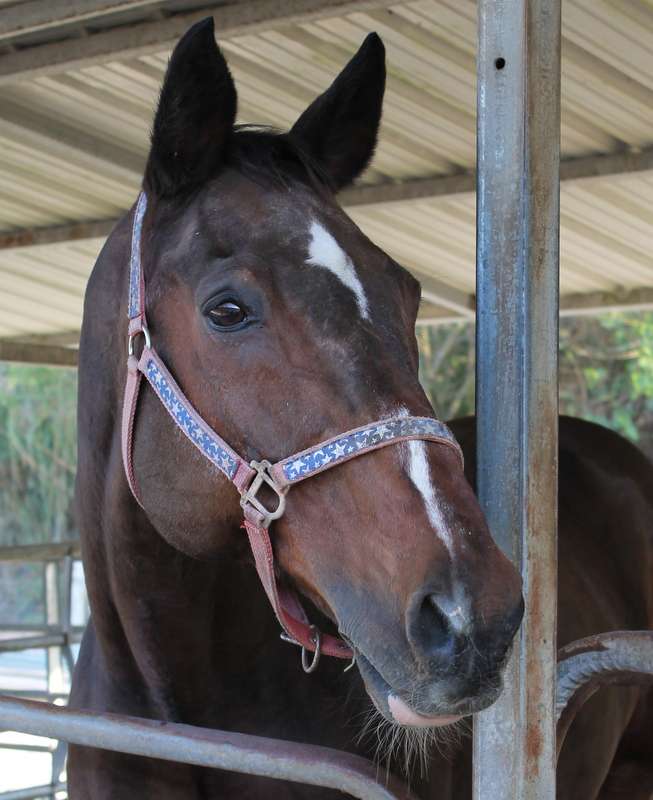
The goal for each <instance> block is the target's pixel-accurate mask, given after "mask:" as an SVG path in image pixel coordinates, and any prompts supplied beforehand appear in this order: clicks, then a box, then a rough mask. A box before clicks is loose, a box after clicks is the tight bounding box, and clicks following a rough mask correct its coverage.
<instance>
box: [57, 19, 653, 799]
mask: <svg viewBox="0 0 653 800" xmlns="http://www.w3.org/2000/svg"><path fill="white" fill-rule="evenodd" d="M384 85H385V56H384V47H383V44H382V42H381V40H380V39H379V37H378V36H377V35H375V34H370V35H369V36H368V37H367V38H366V40H365V41H364V43H363V44H362V46H361V48H360V49H359V51H358V52H357V53H356V55H355V56H354V57H353V58H352V60H351V61H350V62H349V63H348V64H347V65H346V66H345V68H344V69H343V71H342V72H341V73H340V75H338V77H337V78H336V79H335V80H334V82H333V84H332V85H331V86H330V87H329V88H328V89H327V90H326V91H325V92H324V93H323V94H322V95H320V96H319V97H318V98H317V99H316V100H315V101H314V102H313V103H311V105H309V107H308V108H307V109H306V110H305V111H304V112H303V113H302V114H301V116H300V117H299V119H298V120H297V122H296V123H295V125H294V126H293V127H292V129H291V130H290V131H288V132H286V133H281V132H277V131H274V130H271V129H267V128H260V127H252V126H243V125H237V124H236V107H237V95H236V89H235V86H234V82H233V80H232V77H231V75H230V72H229V69H228V66H227V63H226V61H225V58H224V56H223V54H222V53H221V51H220V50H219V48H218V47H217V45H216V41H215V36H214V29H213V22H212V20H211V19H208V20H204V21H202V22H200V23H197V24H196V25H195V26H193V27H192V28H191V29H190V30H189V31H188V32H187V33H186V34H185V35H184V36H183V37H182V39H181V40H180V41H179V43H178V44H177V46H176V48H175V49H174V52H173V54H172V56H171V59H170V62H169V65H168V69H167V72H166V76H165V80H164V83H163V86H162V90H161V94H160V98H159V102H158V107H157V110H156V114H155V119H154V124H153V128H152V137H151V149H150V153H149V156H148V160H147V164H146V168H145V174H144V178H143V192H142V194H141V196H140V198H139V200H138V202H137V203H136V204H135V206H134V207H133V208H132V209H131V210H130V211H129V213H128V214H127V215H126V216H125V217H124V218H123V219H122V220H121V221H120V222H119V223H118V225H117V226H116V228H115V229H114V231H113V232H112V233H111V235H110V236H109V237H108V239H107V241H106V243H105V245H104V247H103V249H102V251H101V253H100V255H99V257H98V260H97V263H96V265H95V267H94V269H93V272H92V275H91V277H90V280H89V283H88V287H87V291H86V297H85V308H84V321H83V328H82V335H81V342H80V353H79V403H78V419H79V447H78V472H77V485H76V497H77V500H76V502H77V514H78V523H79V528H80V533H81V539H82V555H83V560H84V566H85V574H86V581H87V588H88V594H89V601H90V606H91V618H90V621H89V624H88V626H87V628H86V631H85V633H84V637H83V641H82V644H81V649H80V654H79V659H78V662H77V665H76V668H75V673H74V678H73V686H72V692H71V696H70V705H71V706H72V707H78V708H84V709H89V710H91V711H97V712H108V711H110V712H116V713H123V714H129V715H137V716H141V717H146V718H152V719H158V720H166V721H177V722H184V723H189V724H192V725H197V726H203V727H207V728H219V729H227V730H234V731H239V732H243V733H251V734H258V735H262V736H268V737H276V738H282V739H288V740H295V741H301V742H307V743H314V744H320V745H325V746H329V747H334V748H339V749H342V750H348V751H350V752H353V753H358V754H361V755H364V756H366V757H368V758H371V757H374V756H375V754H376V753H377V749H378V741H377V738H380V739H381V740H387V743H388V748H387V749H388V752H387V753H385V754H383V753H382V754H381V757H385V756H387V759H388V763H389V765H390V768H392V769H393V770H401V768H402V762H403V760H404V758H405V757H406V754H408V755H410V752H411V751H412V749H414V748H417V749H420V748H421V749H422V751H423V753H424V756H425V758H426V759H427V760H428V761H429V762H430V764H429V767H430V768H429V769H428V770H424V771H423V773H422V772H419V771H418V770H416V771H415V772H414V775H413V777H412V779H411V781H412V787H413V791H415V793H416V795H417V796H419V797H421V798H437V800H448V799H449V798H454V797H455V798H456V800H459V799H460V798H464V797H468V796H469V795H470V780H471V771H470V746H469V740H468V739H464V737H461V739H460V741H459V742H458V743H456V741H453V742H452V744H451V745H450V746H449V751H448V753H446V754H445V756H446V757H445V756H441V755H440V754H439V752H437V749H433V748H432V747H431V743H432V741H436V743H437V740H441V739H442V737H445V738H447V737H448V738H450V739H455V736H456V731H458V730H459V729H460V728H461V726H464V725H465V724H466V723H465V720H466V719H467V720H469V719H470V717H472V715H474V714H476V713H478V712H480V711H482V709H484V708H486V707H487V706H488V705H490V704H491V703H492V702H494V700H495V699H496V697H497V696H498V694H499V693H500V691H501V681H502V670H503V667H504V665H505V661H506V658H507V656H508V653H509V649H510V646H511V642H512V640H513V637H514V635H515V633H516V631H517V629H518V627H519V624H520V621H521V617H522V614H523V599H522V593H521V579H520V576H519V573H518V572H517V570H516V569H515V567H514V566H513V565H512V564H511V563H510V562H509V561H508V559H507V558H506V557H505V556H504V555H503V554H502V552H501V551H500V549H499V548H498V547H497V545H496V544H495V543H494V541H493V539H492V537H491V534H490V531H489V530H488V527H487V524H486V522H485V520H484V517H483V514H482V512H481V510H480V508H479V505H478V503H477V500H476V498H475V495H474V491H473V473H474V433H473V422H470V421H463V422H460V423H455V424H453V425H452V428H451V431H452V432H451V431H450V430H449V429H448V428H447V427H446V426H445V425H444V424H442V423H440V422H439V421H437V420H436V418H435V414H434V411H433V408H432V407H431V404H430V403H429V401H428V399H427V396H426V394H425V392H424V390H423V389H422V387H421V386H420V383H419V380H418V353H417V346H416V340H415V334H414V326H415V320H416V316H417V311H418V306H419V302H420V286H419V284H418V282H417V281H416V280H415V279H414V278H413V277H412V276H411V274H410V273H409V272H408V271H407V270H405V269H404V268H402V267H401V266H400V265H399V264H397V263H396V262H395V261H393V259H391V258H390V257H389V256H388V255H387V254H386V253H384V252H383V251H382V250H381V249H379V248H378V247H376V246H375V245H374V244H373V243H372V242H371V241H370V240H369V239H368V238H367V237H366V236H365V235H364V234H363V233H362V232H361V231H360V230H359V229H358V228H357V226H356V225H355V224H354V223H353V222H352V221H351V220H350V219H349V218H348V216H347V215H346V214H345V213H344V211H343V210H342V209H341V208H340V207H339V205H338V203H337V200H336V197H335V194H336V192H337V191H339V190H340V189H342V188H343V187H345V186H347V185H349V184H351V183H352V181H354V180H355V178H356V177H357V176H358V175H360V173H361V172H362V171H363V170H364V169H365V167H366V166H367V164H368V163H369V161H370V159H371V158H372V155H373V152H374V149H375V145H376V140H377V135H378V128H379V123H380V119H381V110H382V100H383V94H384ZM134 309H135V310H134ZM145 315H147V325H146V324H145V319H146V316H145ZM127 353H129V357H128V359H127V363H128V366H127V367H126V366H125V360H126V357H127ZM141 379H143V380H141ZM343 432H346V433H343ZM456 439H457V440H458V444H457V443H456ZM316 443H319V444H316ZM459 446H460V447H462V451H464V456H465V459H464V463H463V459H462V458H461V451H460V449H459ZM348 448H349V450H348ZM357 448H358V449H357ZM349 452H350V455H347V453H349ZM293 453H294V454H298V455H295V456H289V454H293ZM353 456H356V457H353ZM561 459H562V460H561V473H560V486H561V496H560V553H561V575H560V640H561V643H564V642H565V641H567V640H569V639H570V638H578V637H580V636H584V635H587V634H589V633H593V632H595V631H601V630H605V629H610V628H627V627H639V628H641V627H646V625H647V624H648V617H647V608H646V604H647V601H648V594H649V588H650V587H649V585H648V583H647V581H646V580H645V569H646V566H645V565H646V563H647V558H648V549H647V548H648V544H647V541H646V536H647V535H648V533H647V531H648V529H650V523H651V519H652V517H653V509H652V508H651V504H650V500H649V499H648V496H647V492H646V486H647V485H648V486H650V485H651V478H652V477H653V474H652V471H651V467H650V465H649V464H648V463H647V462H646V461H645V460H644V459H643V457H642V456H641V455H640V454H639V453H638V452H637V451H636V450H635V448H634V447H633V446H631V445H629V444H628V443H626V442H625V441H623V440H622V439H620V438H618V437H617V436H616V435H615V434H611V433H609V432H607V431H603V430H601V429H599V428H596V427H594V426H588V425H587V424H586V423H581V422H578V421H570V420H563V423H562V425H561ZM327 462H332V463H327ZM272 463H274V466H272ZM307 463H310V464H311V465H313V466H311V468H310V469H311V470H312V471H310V474H309V475H308V477H309V479H307V480H303V479H302V480H301V481H300V478H302V477H306V476H304V475H300V472H301V471H302V470H303V469H304V467H305V465H306V464H307ZM232 467H233V469H232ZM331 467H333V468H331ZM284 470H285V471H284ZM293 470H294V471H295V472H293ZM282 478H283V479H284V480H285V483H283V481H282ZM232 483H235V484H236V488H234V486H233V485H231V484H232ZM236 489H238V491H237V490H236ZM243 508H244V510H245V530H243V528H242V527H241V523H242V517H243ZM250 544H251V548H250ZM261 581H262V582H263V586H261ZM279 623H281V626H282V629H283V633H284V638H285V639H286V640H288V639H289V640H290V642H289V641H284V638H282V637H280V630H279ZM297 643H299V644H301V645H302V649H301V660H300V650H299V648H298V647H296V646H294V644H297ZM318 660H319V663H318ZM302 666H303V667H304V669H302ZM345 667H352V668H347V669H345ZM638 704H639V705H638ZM640 705H641V698H640V696H639V695H638V694H637V691H628V690H614V691H612V692H606V693H602V694H601V695H600V696H598V697H597V699H595V700H594V701H593V702H592V704H590V705H589V706H588V707H587V709H586V710H585V711H584V712H583V713H582V714H581V715H580V716H579V717H578V720H577V722H576V724H575V725H574V727H573V728H572V730H571V731H570V733H569V736H568V739H567V743H566V745H565V750H564V753H563V756H562V761H561V771H560V779H561V789H560V794H559V796H561V797H563V798H571V797H573V798H575V799H576V800H577V799H578V798H595V797H597V796H598V792H599V791H600V787H601V784H602V783H603V779H604V778H605V776H606V775H607V774H608V770H609V768H610V764H611V762H612V760H613V757H614V754H615V751H616V748H617V746H618V744H619V742H620V741H621V740H622V738H623V734H624V733H625V732H626V729H627V727H628V725H629V723H630V722H631V720H632V719H634V717H635V715H636V710H637V708H639V706H640ZM467 724H468V723H467ZM366 726H367V730H368V735H367V736H366V735H365V734H364V729H365V728H366ZM361 731H363V733H361ZM452 732H453V733H452ZM588 764H591V768H588V766H587V765H588ZM68 782H69V793H70V797H71V800H105V799H106V800H108V798H111V800H128V799H129V800H131V799H132V798H135V797H138V798H156V800H181V799H182V798H183V800H199V799H200V798H207V797H211V798H219V797H220V798H236V797H237V798H252V799H254V798H271V797H274V798H278V799H279V800H285V798H328V797H335V796H337V793H336V792H334V791H333V790H328V789H318V788H315V787H305V786H299V785H297V784H290V783H284V782H274V781H271V780H270V779H264V778H256V777H252V776H246V775H240V774H235V773H229V772H223V771H218V770H208V769H203V768H198V767H194V766H190V765H181V764H175V763H170V762H161V761H156V760H153V759H147V758H142V757H136V756H129V755H124V754H120V753H116V752H109V751H105V750H100V749H94V748H90V747H81V746H71V747H70V752H69V761H68Z"/></svg>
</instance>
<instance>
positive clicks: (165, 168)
mask: <svg viewBox="0 0 653 800" xmlns="http://www.w3.org/2000/svg"><path fill="white" fill-rule="evenodd" d="M235 119H236V87H235V86H234V82H233V79H232V77H231V74H230V72H229V68H228V67H227V62H226V61H225V59H224V56H223V55H222V53H221V51H220V50H219V48H218V46H217V45H216V43H215V36H214V33H213V18H212V17H208V18H207V19H204V20H202V21H201V22H198V23H196V24H195V25H193V27H192V28H190V29H189V30H188V31H187V32H186V33H185V34H184V36H183V37H182V38H181V39H180V41H179V43H178V44H177V46H176V47H175V49H174V51H173V53H172V56H171V58H170V63H169V64H168V69H167V72H166V76H165V79H164V81H163V87H162V89H161V96H160V98H159V106H158V108H157V112H156V116H155V118H154V125H153V128H152V145H151V148H150V155H149V158H148V161H147V166H146V168H145V178H144V181H143V185H144V188H145V191H146V192H150V193H153V194H156V195H159V196H161V197H171V196H174V195H178V194H182V193H185V192H188V191H190V190H192V189H193V188H195V187H197V186H199V185H200V184H201V183H203V182H204V181H205V180H207V179H208V178H210V177H211V175H213V174H214V173H215V172H216V171H217V170H218V169H219V167H220V164H221V161H222V158H223V156H224V150H225V148H226V146H227V144H228V140H229V137H230V136H231V132H232V130H233V126H234V122H235Z"/></svg>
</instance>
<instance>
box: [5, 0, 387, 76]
mask: <svg viewBox="0 0 653 800" xmlns="http://www.w3.org/2000/svg"><path fill="white" fill-rule="evenodd" d="M393 2H396V0H330V2H324V0H235V1H234V2H231V3H229V4H227V5H215V4H211V5H208V6H207V8H205V9H203V10H202V11H193V12H192V13H178V14H174V15H172V16H170V17H168V18H166V19H162V20H157V21H154V22H142V23H138V24H136V25H122V26H121V27H116V28H112V29H110V30H108V31H100V32H88V35H86V36H84V37H83V38H75V39H73V40H67V41H66V40H64V41H56V42H50V43H47V44H40V45H34V46H29V47H25V48H23V49H20V50H16V51H15V52H11V53H8V54H7V55H5V56H2V57H1V58H0V86H2V85H7V84H9V83H15V82H16V81H24V80H32V79H34V78H38V77H42V76H43V75H51V74H53V73H57V72H63V71H70V70H77V69H83V68H85V67H90V66H93V65H96V64H104V63H106V62H107V61H118V60H122V61H124V60H128V59H132V58H138V57H139V56H143V55H149V54H151V53H158V52H161V51H162V50H167V49H172V47H173V45H174V44H175V43H176V42H177V40H178V39H179V37H180V36H181V35H182V34H183V33H185V32H186V30H187V29H188V28H189V26H190V25H192V24H193V23H195V22H198V21H199V20H200V19H203V18H204V17H206V16H208V15H209V14H212V15H213V17H214V18H215V28H216V31H217V34H218V37H219V38H221V39H226V38H229V37H235V36H242V35H245V34H252V33H259V32H261V31H264V30H265V31H267V30H270V29H272V28H274V27H279V26H285V25H293V24H301V23H305V22H310V21H314V20H317V19H323V18H325V17H335V16H340V15H343V14H349V13H351V12H353V11H359V12H360V11H365V10H370V9H375V8H384V7H387V6H390V5H392V4H393ZM51 5H52V6H53V7H54V8H56V4H51Z"/></svg>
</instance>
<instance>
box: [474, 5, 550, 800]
mask: <svg viewBox="0 0 653 800" xmlns="http://www.w3.org/2000/svg"><path fill="white" fill-rule="evenodd" d="M559 139H560V0H479V54H478V185H477V189H478V203H477V329H476V336H477V401H476V412H477V419H478V422H477V425H478V445H477V446H478V474H477V478H478V493H479V498H480V501H481V504H482V506H483V509H484V511H485V513H486V515H487V518H488V522H489V524H490V528H491V530H492V532H493V534H494V536H495V537H496V540H497V542H498V543H499V545H500V546H501V547H502V549H503V550H504V552H505V553H506V554H507V555H508V556H509V557H510V558H511V559H512V561H513V562H514V563H515V564H516V565H518V566H519V567H520V569H521V570H522V575H523V578H524V592H525V599H526V613H525V617H524V623H523V625H522V628H521V632H520V634H519V635H518V637H517V639H516V641H515V647H514V652H513V655H512V657H511V659H510V661H509V664H508V667H507V670H506V688H505V692H504V694H503V695H502V697H501V698H500V699H499V701H498V702H497V703H496V704H495V705H494V706H493V707H492V708H490V709H488V710H487V711H485V712H483V713H482V714H480V715H479V716H478V717H477V719H476V721H475V725H474V798H475V800H497V798H502V800H504V799H505V800H509V799H513V800H517V799H518V800H545V798H546V799H547V800H553V798H554V797H555V705H554V703H555V666H556V657H555V656H556V651H555V619H556V531H557V456H558V430H557V425H558V385H557V353H558V238H559V160H560V152H559Z"/></svg>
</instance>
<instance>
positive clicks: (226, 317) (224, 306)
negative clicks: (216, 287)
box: [207, 300, 247, 328]
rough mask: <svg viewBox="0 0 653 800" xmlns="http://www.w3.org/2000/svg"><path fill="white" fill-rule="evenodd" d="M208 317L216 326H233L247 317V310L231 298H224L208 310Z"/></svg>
mask: <svg viewBox="0 0 653 800" xmlns="http://www.w3.org/2000/svg"><path fill="white" fill-rule="evenodd" d="M207 313H208V315H209V318H210V319H211V322H212V323H213V324H214V325H217V327H218V328H233V327H234V325H239V324H240V323H241V322H244V321H245V320H246V319H247V312H246V311H245V309H244V308H242V307H241V306H239V305H238V303H235V302H234V301H233V300H225V302H224V303H220V304H219V305H217V306H213V308H210V309H209V310H208V312H207Z"/></svg>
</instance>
